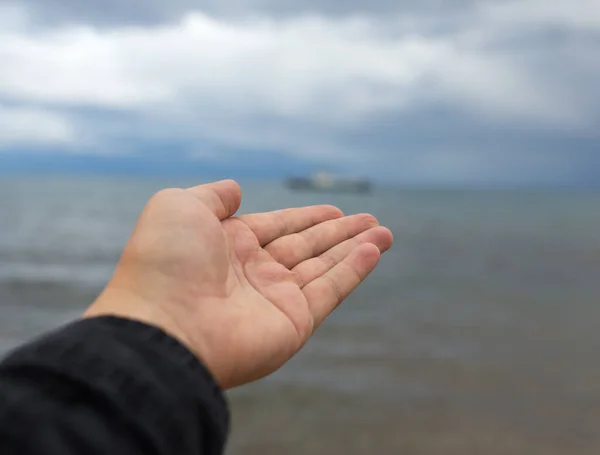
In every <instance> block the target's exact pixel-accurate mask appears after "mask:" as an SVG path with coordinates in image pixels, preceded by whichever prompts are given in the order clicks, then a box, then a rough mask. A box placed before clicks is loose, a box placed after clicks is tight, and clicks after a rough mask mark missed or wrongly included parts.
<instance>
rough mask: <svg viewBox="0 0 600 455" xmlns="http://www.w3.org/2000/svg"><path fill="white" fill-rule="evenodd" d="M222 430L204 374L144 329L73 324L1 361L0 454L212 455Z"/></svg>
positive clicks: (122, 323)
mask: <svg viewBox="0 0 600 455" xmlns="http://www.w3.org/2000/svg"><path fill="white" fill-rule="evenodd" d="M228 426H229V413H228V410H227V405H226V402H225V399H224V396H223V394H222V392H221V391H220V390H219V388H218V387H217V385H216V384H215V382H214V381H213V379H212V377H211V376H210V374H209V373H208V371H207V370H206V368H205V367H204V366H203V365H202V364H201V363H200V362H199V361H198V360H197V359H196V358H195V357H194V356H193V355H192V353H191V352H189V351H188V350H187V349H186V348H185V347H184V346H182V345H181V344H180V343H179V342H177V341H176V340H174V339H173V338H171V337H169V336H168V335H166V334H165V333H164V332H162V331H160V330H159V329H157V328H155V327H151V326H148V325H145V324H142V323H138V322H134V321H130V320H125V319H119V318H114V317H102V318H96V319H88V320H83V321H79V322H76V323H73V324H71V325H69V326H67V327H65V328H62V329H60V330H58V331H56V332H54V333H51V334H49V335H46V336H44V337H43V338H41V339H39V340H37V341H35V342H33V343H31V344H29V345H27V346H25V347H22V348H20V349H19V350H17V351H16V352H14V353H13V354H11V355H9V357H7V358H6V359H5V360H4V361H3V362H2V363H1V364H0V454H2V455H54V454H61V455H75V454H82V455H100V454H102V455H121V454H123V455H125V454H127V455H192V454H193V455H217V454H221V453H222V452H223V449H224V446H225V441H226V437H227V433H228Z"/></svg>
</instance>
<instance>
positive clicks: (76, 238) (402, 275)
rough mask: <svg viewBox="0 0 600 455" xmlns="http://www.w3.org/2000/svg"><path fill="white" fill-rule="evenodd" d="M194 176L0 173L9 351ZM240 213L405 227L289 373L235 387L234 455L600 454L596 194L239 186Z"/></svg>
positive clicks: (1, 335) (599, 203)
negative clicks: (300, 209) (340, 191)
mask: <svg viewBox="0 0 600 455" xmlns="http://www.w3.org/2000/svg"><path fill="white" fill-rule="evenodd" d="M194 183H200V182H191V181H189V180H177V179H171V180H158V179H157V180H152V179H145V180H144V179H139V180H131V179H126V178H114V179H102V178H84V177H79V178H74V177H64V178H58V177H55V178H16V177H11V178H8V177H1V178H0V195H1V197H0V353H5V352H7V351H8V350H9V349H11V348H13V347H15V346H17V345H18V344H20V343H22V342H24V341H26V340H28V339H30V337H32V336H35V335H37V334H39V333H41V332H43V331H44V330H47V329H50V328H53V327H56V326H57V325H59V324H62V323H64V322H67V321H69V320H72V319H73V318H76V317H78V315H79V314H81V312H82V311H83V309H84V308H85V307H86V306H87V305H88V304H89V303H91V301H93V299H94V297H95V296H96V295H97V294H98V292H99V291H100V290H101V289H102V286H103V285H104V284H105V282H106V281H107V279H108V278H109V276H110V274H111V272H112V270H113V267H114V265H115V264H116V261H117V260H118V257H119V253H120V250H121V248H122V247H123V245H124V244H125V242H126V241H127V238H128V236H129V234H130V232H131V229H132V228H133V225H134V223H135V221H136V218H137V216H138V214H139V212H140V211H141V209H142V207H143V205H144V203H145V202H146V200H147V199H148V197H149V196H150V195H151V194H152V193H153V192H154V191H156V190H158V189H161V188H164V187H169V186H189V185H192V184H194ZM241 183H242V187H243V190H244V202H243V206H242V212H255V211H263V210H272V209H278V208H284V207H289V206H302V205H308V204H313V203H333V204H336V205H338V206H339V207H340V208H342V209H343V210H344V211H345V212H346V213H358V212H371V213H373V214H375V215H376V216H377V217H378V218H379V219H380V221H381V223H382V224H385V225H387V226H388V227H389V228H390V229H391V230H392V231H393V232H394V235H395V245H394V247H393V249H392V250H391V251H390V252H389V253H387V254H386V255H385V257H384V258H383V260H382V262H381V264H380V266H379V268H378V269H377V271H376V272H375V273H374V274H373V276H371V277H370V278H369V280H368V281H367V282H366V283H365V284H364V285H363V286H362V287H361V288H359V290H358V291H357V292H356V293H355V294H354V295H353V296H352V297H351V298H350V299H348V301H347V302H346V303H345V304H344V305H343V306H342V307H341V308H340V309H339V310H338V311H337V312H336V313H335V314H334V315H333V316H332V317H331V319H330V320H329V321H328V322H327V323H326V324H325V325H324V326H323V327H322V328H321V329H320V330H319V332H318V333H317V335H316V336H315V337H314V339H313V340H312V341H311V342H310V343H309V345H308V346H307V347H306V348H305V350H304V351H303V352H302V353H300V354H299V355H298V356H297V357H296V358H294V359H293V360H292V361H291V362H290V363H289V364H288V365H287V366H286V367H285V368H284V369H282V370H281V371H280V372H278V373H277V374H275V375H273V376H272V377H270V378H268V379H266V380H263V381H260V382H258V383H256V384H253V385H250V386H247V387H243V388H240V389H238V390H235V391H233V392H231V393H230V394H229V399H230V406H231V411H232V415H233V426H232V435H231V439H230V443H229V448H228V453H229V454H231V455H237V454H250V455H252V454H265V453H286V454H291V455H295V454H305V453H310V454H333V455H335V454H373V453H380V454H388V453H406V454H445V455H452V454H461V455H463V454H466V453H485V454H503V455H507V454H523V455H525V454H527V455H531V454H537V453H539V454H544V455H553V454H572V455H578V454H592V453H600V432H599V431H598V425H599V422H600V193H599V192H590V191H571V190H569V191H567V190H547V191H541V190H528V191H525V190H519V191H499V190H498V191H472V190H470V191H467V190H465V191H462V190H426V189H398V188H378V189H376V191H375V192H374V193H373V194H371V195H327V194H309V193H292V192H289V191H288V190H286V189H285V188H283V187H282V186H281V185H280V184H279V183H277V182H266V183H265V182H241Z"/></svg>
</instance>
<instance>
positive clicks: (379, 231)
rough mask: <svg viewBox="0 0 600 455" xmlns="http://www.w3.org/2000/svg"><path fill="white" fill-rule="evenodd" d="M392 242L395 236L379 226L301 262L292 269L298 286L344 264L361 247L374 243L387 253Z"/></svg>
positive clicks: (302, 285)
mask: <svg viewBox="0 0 600 455" xmlns="http://www.w3.org/2000/svg"><path fill="white" fill-rule="evenodd" d="M392 242H393V235H392V233H391V232H390V230H389V229H388V228H385V227H383V226H377V227H374V228H371V229H369V230H367V231H365V232H363V233H361V234H359V235H357V236H356V237H354V238H351V239H349V240H346V241H345V242H342V243H340V244H338V245H336V246H334V247H333V248H331V249H329V250H327V251H326V252H324V253H323V254H321V255H320V256H317V257H314V258H311V259H308V260H307V261H304V262H301V263H300V264H298V265H297V266H296V267H294V268H293V269H292V272H293V273H294V275H295V277H296V282H297V283H298V286H300V287H301V288H302V287H304V286H306V285H307V284H308V283H310V282H311V281H313V280H316V279H317V278H319V277H320V276H322V275H323V274H325V273H327V272H328V271H329V270H331V269H332V268H333V267H335V266H336V265H337V264H339V263H340V262H342V261H343V260H344V259H346V257H347V256H348V255H349V254H350V253H351V252H352V251H354V250H355V249H356V248H357V247H359V246H360V245H363V244H365V243H372V244H373V245H375V246H376V247H377V248H379V252H380V253H385V252H386V251H387V250H389V249H390V247H391V246H392Z"/></svg>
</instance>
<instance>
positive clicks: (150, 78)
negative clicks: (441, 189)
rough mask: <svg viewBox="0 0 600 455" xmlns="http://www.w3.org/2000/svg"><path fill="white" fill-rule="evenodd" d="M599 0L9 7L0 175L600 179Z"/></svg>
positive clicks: (210, 0) (143, 1) (25, 1)
mask: <svg viewBox="0 0 600 455" xmlns="http://www.w3.org/2000/svg"><path fill="white" fill-rule="evenodd" d="M598 80H600V0H553V1H548V0H493V1H483V0H446V1H441V0H420V1H417V0H414V1H406V0H370V1H369V2H367V1H364V0H362V1H358V0H345V1H344V0H320V1H317V0H306V1H302V2H301V1H298V0H295V1H292V0H207V1H206V0H205V1H202V0H200V1H198V0H194V1H193V0H171V1H169V2H165V1H162V0H130V1H126V2H124V1H120V0H107V1H103V2H98V1H96V0H20V1H19V2H13V1H11V0H8V1H7V0H0V171H2V168H4V170H15V169H20V170H28V169H29V170H36V171H41V172H44V171H48V172H50V171H53V170H59V169H67V168H69V169H73V170H77V171H78V172H79V171H81V172H84V171H94V170H96V171H98V172H109V171H111V170H112V171H114V170H117V171H119V170H121V171H123V172H137V173H144V172H160V170H161V169H162V170H164V171H169V172H179V171H185V170H187V171H189V170H191V169H192V170H201V169H205V170H215V171H216V170H219V172H221V173H225V174H226V173H227V172H230V173H231V174H232V175H234V174H236V173H238V174H239V173H246V174H248V175H258V176H273V177H276V176H279V175H285V174H290V173H304V172H310V171H312V170H317V169H326V170H330V171H332V172H338V173H343V174H352V175H361V176H367V177H370V178H373V179H376V180H383V181H393V182H399V183H408V184H412V183H415V184H422V183H424V184H429V183H433V184H435V183H440V184H447V183H450V184H452V183H458V184H463V183H466V184H513V183H514V184H523V183H542V184H546V183H558V184H565V183H566V184H569V183H574V184H581V183H583V184H587V183H600V128H599V127H598V125H600V84H598Z"/></svg>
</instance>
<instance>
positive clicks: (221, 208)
mask: <svg viewBox="0 0 600 455" xmlns="http://www.w3.org/2000/svg"><path fill="white" fill-rule="evenodd" d="M187 191H189V192H190V193H192V194H193V195H194V196H196V197H197V198H198V199H200V200H201V201H202V202H203V203H204V205H206V206H207V207H208V208H209V209H210V210H211V211H212V212H213V213H214V214H215V215H216V216H217V217H218V218H219V219H220V220H221V221H222V220H225V219H227V218H229V217H231V216H233V215H235V212H237V211H238V210H239V208H240V204H241V203H242V190H241V188H240V186H239V185H238V183H237V182H235V181H234V180H221V181H220V182H215V183H208V184H206V185H199V186H194V187H192V188H188V189H187Z"/></svg>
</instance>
